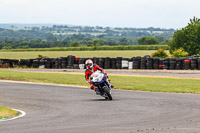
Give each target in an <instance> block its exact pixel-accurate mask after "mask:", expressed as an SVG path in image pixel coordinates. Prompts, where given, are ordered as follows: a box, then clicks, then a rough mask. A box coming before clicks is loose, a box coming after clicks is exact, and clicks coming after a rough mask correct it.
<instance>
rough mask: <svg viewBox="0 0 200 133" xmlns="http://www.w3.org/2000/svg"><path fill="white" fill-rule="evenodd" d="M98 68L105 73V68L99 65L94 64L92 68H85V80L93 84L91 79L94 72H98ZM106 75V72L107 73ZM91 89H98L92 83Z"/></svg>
mask: <svg viewBox="0 0 200 133" xmlns="http://www.w3.org/2000/svg"><path fill="white" fill-rule="evenodd" d="M97 70H99V71H101V72H102V73H104V70H103V68H101V67H99V66H98V65H94V67H92V68H91V69H86V70H85V80H86V82H88V83H90V84H91V80H90V76H91V75H92V73H93V72H96V71H97ZM105 75H106V74H105ZM90 88H91V89H93V90H96V89H95V88H94V85H93V84H92V85H91V87H90Z"/></svg>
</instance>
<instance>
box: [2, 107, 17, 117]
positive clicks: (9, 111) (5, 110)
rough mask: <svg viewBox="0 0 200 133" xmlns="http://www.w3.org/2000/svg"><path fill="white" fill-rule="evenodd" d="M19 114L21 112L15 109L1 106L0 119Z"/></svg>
mask: <svg viewBox="0 0 200 133" xmlns="http://www.w3.org/2000/svg"><path fill="white" fill-rule="evenodd" d="M18 114H19V112H17V111H15V110H12V109H10V108H7V107H3V106H0V120H2V119H7V118H9V117H15V116H17V115H18Z"/></svg>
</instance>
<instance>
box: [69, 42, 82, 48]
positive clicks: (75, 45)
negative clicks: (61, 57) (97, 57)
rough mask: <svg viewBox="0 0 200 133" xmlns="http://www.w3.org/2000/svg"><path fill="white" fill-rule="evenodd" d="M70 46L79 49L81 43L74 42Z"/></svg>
mask: <svg viewBox="0 0 200 133" xmlns="http://www.w3.org/2000/svg"><path fill="white" fill-rule="evenodd" d="M69 46H70V47H79V46H80V43H79V42H77V41H74V42H71V43H70V44H69Z"/></svg>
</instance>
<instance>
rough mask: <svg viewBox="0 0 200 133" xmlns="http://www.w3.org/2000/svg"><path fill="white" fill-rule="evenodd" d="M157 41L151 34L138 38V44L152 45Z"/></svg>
mask: <svg viewBox="0 0 200 133" xmlns="http://www.w3.org/2000/svg"><path fill="white" fill-rule="evenodd" d="M158 43H159V42H158V40H157V39H156V38H155V37H153V36H148V37H141V38H139V39H138V44H140V45H153V44H158Z"/></svg>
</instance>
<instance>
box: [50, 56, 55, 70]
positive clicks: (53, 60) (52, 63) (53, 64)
mask: <svg viewBox="0 0 200 133" xmlns="http://www.w3.org/2000/svg"><path fill="white" fill-rule="evenodd" d="M55 63H56V59H55V58H53V59H51V68H53V69H55Z"/></svg>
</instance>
